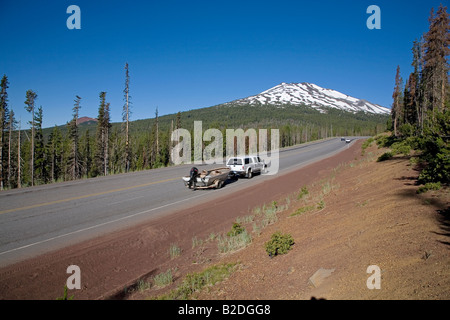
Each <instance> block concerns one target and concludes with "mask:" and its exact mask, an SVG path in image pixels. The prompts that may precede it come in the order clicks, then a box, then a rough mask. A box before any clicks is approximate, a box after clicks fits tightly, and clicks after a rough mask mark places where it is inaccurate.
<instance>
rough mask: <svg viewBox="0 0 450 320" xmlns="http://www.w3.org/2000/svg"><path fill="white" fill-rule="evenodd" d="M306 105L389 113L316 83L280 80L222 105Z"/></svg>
mask: <svg viewBox="0 0 450 320" xmlns="http://www.w3.org/2000/svg"><path fill="white" fill-rule="evenodd" d="M245 104H248V105H269V104H271V105H278V106H282V105H286V104H290V105H307V106H311V107H312V108H315V109H317V110H319V111H321V112H323V113H326V112H327V111H326V108H335V109H340V110H345V111H349V112H352V113H356V112H359V111H363V112H365V113H374V114H386V115H387V114H389V113H390V109H388V108H385V107H383V106H380V105H378V104H374V103H371V102H369V101H367V100H365V99H358V98H354V97H351V96H349V95H346V94H344V93H341V92H339V91H336V90H333V89H325V88H322V87H320V86H318V85H316V84H313V83H308V82H302V83H286V82H282V83H280V84H279V85H276V86H274V87H272V88H270V89H268V90H265V91H263V92H261V93H259V94H256V95H253V96H249V97H246V98H242V99H237V100H233V101H231V102H227V103H224V104H223V105H228V106H229V105H245Z"/></svg>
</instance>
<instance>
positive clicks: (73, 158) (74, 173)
mask: <svg viewBox="0 0 450 320" xmlns="http://www.w3.org/2000/svg"><path fill="white" fill-rule="evenodd" d="M80 101H81V97H79V96H76V99H75V100H74V102H75V104H74V107H73V109H72V110H73V118H72V120H71V121H70V123H69V139H70V141H71V144H72V150H71V154H70V157H69V169H70V175H71V178H72V180H76V179H79V178H80V176H81V168H80V159H79V149H78V139H79V137H78V115H79V111H80V108H81V106H80Z"/></svg>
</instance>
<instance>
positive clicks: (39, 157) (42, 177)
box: [34, 106, 48, 184]
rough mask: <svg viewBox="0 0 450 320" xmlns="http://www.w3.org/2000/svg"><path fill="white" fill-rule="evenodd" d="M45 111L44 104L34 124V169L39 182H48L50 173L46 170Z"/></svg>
mask: <svg viewBox="0 0 450 320" xmlns="http://www.w3.org/2000/svg"><path fill="white" fill-rule="evenodd" d="M43 117H44V113H43V110H42V106H39V108H38V109H37V112H36V113H35V118H34V125H35V130H34V131H35V136H34V153H35V160H34V171H35V175H36V178H37V179H38V181H39V183H41V184H43V183H47V181H48V175H47V170H46V165H47V163H46V152H45V145H44V134H43V131H42V122H43Z"/></svg>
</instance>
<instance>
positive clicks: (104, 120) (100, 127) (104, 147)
mask: <svg viewBox="0 0 450 320" xmlns="http://www.w3.org/2000/svg"><path fill="white" fill-rule="evenodd" d="M110 127H111V124H110V117H109V103H106V92H100V106H99V109H98V117H97V150H96V156H95V160H96V174H103V175H107V174H108V157H109V153H108V152H109V150H108V149H109V129H110Z"/></svg>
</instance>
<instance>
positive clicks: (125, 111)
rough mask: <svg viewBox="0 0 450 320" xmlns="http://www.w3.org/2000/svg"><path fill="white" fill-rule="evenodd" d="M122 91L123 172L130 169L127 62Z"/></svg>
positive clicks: (128, 78) (128, 77)
mask: <svg viewBox="0 0 450 320" xmlns="http://www.w3.org/2000/svg"><path fill="white" fill-rule="evenodd" d="M123 92H124V100H125V104H124V106H123V112H122V120H123V122H124V127H125V128H124V129H125V154H124V162H125V172H128V171H129V170H130V159H131V154H130V136H129V127H130V98H131V97H130V74H129V70H128V63H126V64H125V89H124V90H123Z"/></svg>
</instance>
